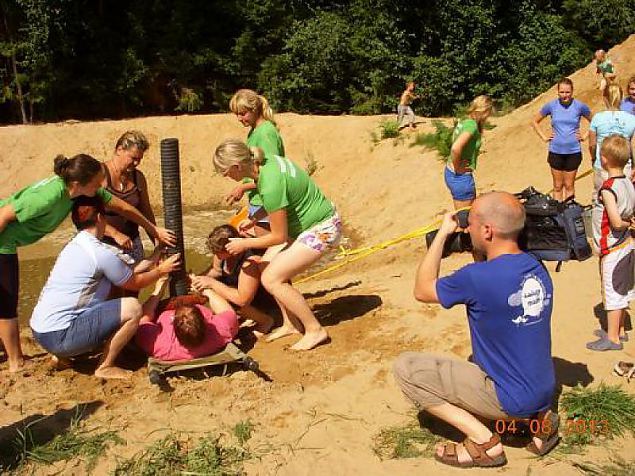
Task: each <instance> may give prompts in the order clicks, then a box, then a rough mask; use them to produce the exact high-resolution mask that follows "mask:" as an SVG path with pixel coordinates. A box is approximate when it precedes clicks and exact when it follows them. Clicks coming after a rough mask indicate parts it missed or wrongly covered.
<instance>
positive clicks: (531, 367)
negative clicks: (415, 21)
mask: <svg viewBox="0 0 635 476" xmlns="http://www.w3.org/2000/svg"><path fill="white" fill-rule="evenodd" d="M596 60H597V62H598V72H599V73H600V74H602V83H601V85H600V89H601V91H602V95H603V99H604V104H605V106H606V110H605V111H602V112H598V113H596V114H595V115H592V114H591V110H590V108H589V107H588V106H587V105H585V104H584V103H582V102H580V101H577V100H575V99H573V83H572V81H571V80H570V79H569V78H564V79H562V80H560V81H559V82H558V84H557V90H558V98H557V99H555V100H554V101H551V102H549V103H548V104H546V105H545V106H543V107H542V108H541V110H540V111H539V112H538V113H537V115H536V116H535V117H534V120H533V121H532V126H533V127H534V129H535V131H536V133H537V134H538V135H539V136H540V137H541V138H542V139H543V140H544V141H545V142H547V143H549V151H548V159H547V161H548V163H549V165H550V167H551V173H552V178H553V184H554V189H553V196H554V198H555V199H557V200H558V201H561V202H565V201H567V200H570V199H572V198H573V196H574V193H575V192H574V183H575V177H576V173H577V169H578V167H579V166H580V164H581V162H582V149H581V144H580V143H581V142H582V141H584V140H586V137H585V136H584V135H583V134H582V133H581V132H580V120H581V118H585V119H586V120H587V121H589V122H590V127H589V134H588V138H589V152H590V155H591V160H592V166H593V171H594V191H593V196H592V204H593V209H592V233H593V242H594V245H595V248H596V250H597V251H598V254H599V257H600V258H599V259H600V282H601V288H602V298H603V305H604V309H605V311H606V313H607V329H606V330H605V329H603V328H599V329H597V330H596V331H595V332H594V334H595V336H596V337H597V340H594V341H592V342H589V343H588V344H587V346H586V347H587V348H588V349H590V350H593V351H614V350H621V349H622V348H623V343H624V342H626V341H627V340H628V335H627V333H626V332H625V327H624V320H625V315H626V310H627V309H628V307H629V303H630V301H631V300H632V299H633V297H634V296H635V294H634V293H635V290H634V287H635V267H634V266H633V265H634V263H635V245H634V242H633V229H634V228H635V218H634V217H635V187H634V185H633V175H632V160H633V145H632V141H633V136H634V133H635V77H632V78H630V79H629V81H628V83H627V93H628V95H627V97H626V98H623V97H622V96H623V95H622V90H621V88H620V87H619V85H618V84H616V76H615V70H614V68H613V67H612V65H611V64H610V61H609V60H608V59H607V57H606V55H605V54H604V52H602V51H600V52H598V53H597V54H596ZM491 111H492V106H491V101H490V100H489V98H487V97H486V96H479V97H477V98H476V99H475V100H474V101H473V102H472V104H471V106H470V109H469V110H468V116H467V118H465V119H463V120H461V121H459V122H458V123H457V125H456V127H455V129H454V134H453V145H452V149H451V154H450V158H449V160H448V163H447V166H446V169H445V181H446V184H447V186H448V188H449V190H450V193H451V195H452V199H453V200H454V205H455V209H456V211H459V210H461V209H465V208H468V207H469V217H468V226H467V228H466V229H464V231H465V232H467V233H469V235H470V238H471V242H472V246H473V256H474V259H475V262H474V263H473V264H469V265H467V266H465V267H463V268H462V269H460V270H458V271H456V272H455V273H453V274H451V275H450V276H447V277H442V278H440V277H439V270H440V262H441V258H442V253H443V248H444V244H445V241H446V240H447V239H448V238H449V237H450V236H452V234H453V233H454V232H455V231H457V230H459V229H460V225H459V221H458V218H457V213H456V211H455V212H453V213H448V214H446V215H445V217H444V219H443V222H442V224H441V226H440V229H439V231H438V233H437V234H436V236H435V238H434V241H433V242H432V244H431V245H430V247H429V249H428V251H427V253H426V255H425V256H424V257H423V259H422V261H421V263H420V264H419V268H418V270H417V275H416V281H415V288H414V295H415V298H416V299H417V300H419V301H422V302H425V303H439V304H441V306H443V307H444V308H450V307H453V306H455V305H457V304H463V305H465V307H466V310H467V317H468V325H469V330H470V335H471V341H472V351H473V355H472V357H471V361H470V362H466V361H460V360H457V359H451V358H447V357H441V356H437V355H433V354H429V353H417V352H406V353H404V354H402V355H400V356H399V358H398V359H397V361H396V362H395V364H394V367H393V370H394V375H395V379H396V381H397V384H398V385H399V387H400V389H401V390H402V392H403V393H404V395H405V396H406V397H407V398H408V399H409V400H411V401H412V402H413V403H414V404H415V405H416V406H417V408H419V409H420V410H425V411H426V412H427V413H429V414H431V415H434V416H436V417H437V418H439V419H441V420H443V421H445V422H446V423H448V424H450V425H451V426H453V427H455V428H457V429H458V430H459V431H461V432H462V433H464V434H465V440H464V441H463V442H462V443H460V444H456V443H453V442H448V443H445V444H442V445H439V446H438V447H437V449H436V454H435V457H436V459H437V460H438V461H440V462H442V463H444V464H448V465H452V466H460V467H473V466H479V467H494V466H502V465H504V464H506V462H507V459H506V456H505V452H504V449H503V446H502V444H501V439H500V435H499V432H502V431H504V429H505V428H506V427H508V426H509V424H510V423H511V422H514V423H513V424H514V425H516V424H518V425H525V426H526V427H528V429H529V432H530V434H531V440H530V441H529V443H528V445H527V450H528V451H530V452H531V453H533V454H536V455H540V456H541V455H544V454H546V453H547V452H549V451H551V449H553V448H554V447H555V446H556V445H557V444H558V441H559V436H558V426H559V418H558V415H557V413H555V412H553V411H552V410H551V408H552V406H553V403H554V402H553V398H554V394H555V386H556V380H555V374H554V366H553V361H552V356H551V311H552V306H553V283H552V281H551V278H550V276H549V273H548V272H547V270H546V268H545V267H544V266H543V265H542V263H540V262H539V261H538V260H537V259H536V258H535V257H534V256H533V255H530V254H528V253H525V252H523V251H522V250H521V248H520V247H519V243H518V238H519V234H520V232H521V230H522V229H523V227H524V223H525V210H524V207H523V205H522V204H521V203H520V201H519V200H518V199H517V198H516V197H515V196H514V195H511V194H509V193H505V192H490V193H486V194H484V195H481V196H479V197H478V198H477V197H476V187H475V183H474V179H473V177H472V172H473V171H474V170H475V168H476V158H477V157H478V152H479V148H480V142H481V133H482V130H483V124H484V121H485V120H486V119H487V117H488V116H489V115H490V114H491ZM546 116H550V118H551V133H549V134H545V133H544V132H543V131H542V130H541V128H540V126H539V124H540V122H541V121H542V120H543V119H544V118H545V117H546ZM633 368H635V367H634V366H633V364H632V363H627V362H620V364H618V365H617V366H616V372H617V373H618V374H620V375H623V374H625V373H627V372H628V371H629V369H630V372H631V373H632V372H633ZM482 419H486V420H495V421H496V422H497V423H498V422H500V423H501V424H500V425H499V424H497V425H495V427H494V429H495V431H492V429H491V428H490V427H488V426H487V425H485V424H483V422H482V421H481V420H482Z"/></svg>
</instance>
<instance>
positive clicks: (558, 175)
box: [531, 78, 591, 202]
mask: <svg viewBox="0 0 635 476" xmlns="http://www.w3.org/2000/svg"><path fill="white" fill-rule="evenodd" d="M557 87H558V97H557V98H556V99H554V100H553V101H549V102H548V103H547V104H545V105H544V106H543V107H542V108H541V109H540V111H538V113H537V114H536V115H535V116H534V118H533V121H532V122H531V126H532V127H533V128H534V130H535V131H536V134H538V136H539V137H540V138H541V139H542V140H543V141H545V142H548V143H549V153H548V155H547V162H548V163H549V166H550V167H551V178H552V180H553V198H555V199H556V200H558V201H561V202H564V201H565V200H566V199H568V198H570V197H573V196H574V195H575V176H576V174H577V173H578V167H580V164H581V163H582V147H581V145H580V142H582V141H584V140H585V139H586V137H585V136H584V135H583V134H581V133H580V121H581V119H582V118H583V117H584V118H585V119H586V120H587V121H589V122H591V109H590V108H589V106H587V105H586V104H584V103H583V102H580V101H578V100H577V99H574V98H573V81H571V80H570V79H569V78H562V79H561V80H560V81H558V85H557ZM547 116H551V132H550V133H549V134H545V133H544V132H542V131H541V130H540V125H539V124H540V122H541V121H542V120H543V119H544V118H545V117H547Z"/></svg>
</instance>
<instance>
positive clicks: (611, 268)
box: [586, 134, 635, 351]
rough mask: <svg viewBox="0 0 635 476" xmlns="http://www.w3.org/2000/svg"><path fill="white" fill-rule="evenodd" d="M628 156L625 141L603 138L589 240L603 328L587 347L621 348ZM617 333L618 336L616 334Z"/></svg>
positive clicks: (630, 278) (632, 194) (628, 245)
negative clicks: (601, 174)
mask: <svg viewBox="0 0 635 476" xmlns="http://www.w3.org/2000/svg"><path fill="white" fill-rule="evenodd" d="M629 156H630V148H629V144H628V141H627V140H626V139H625V138H624V137H622V136H619V135H617V134H614V135H611V136H609V137H607V138H606V139H604V141H603V142H602V148H601V150H600V160H601V164H602V168H604V169H605V170H606V171H607V172H608V174H609V178H608V179H607V180H605V181H604V183H603V184H602V186H601V187H600V190H599V192H598V193H599V196H598V200H597V203H596V204H595V205H594V207H593V214H592V224H593V241H594V243H595V246H596V249H597V250H598V252H599V254H600V280H601V282H602V297H603V304H604V310H605V311H606V314H607V322H608V326H607V331H606V332H605V331H604V330H602V329H598V330H597V331H596V332H595V334H596V335H597V336H598V337H599V338H598V340H596V341H593V342H589V343H588V344H587V345H586V347H587V349H591V350H597V351H604V350H621V349H622V347H623V345H622V342H623V341H625V340H626V339H627V337H626V335H625V334H624V316H625V310H626V309H628V306H629V301H631V300H632V299H633V296H634V294H633V285H634V284H635V283H634V282H635V279H634V269H633V265H634V261H633V260H635V247H634V246H633V239H632V238H631V232H630V229H629V227H630V226H631V220H632V219H633V214H634V212H635V187H633V183H632V182H631V181H630V178H628V177H626V176H625V175H624V166H625V165H626V164H627V162H628V159H629ZM620 335H621V337H620Z"/></svg>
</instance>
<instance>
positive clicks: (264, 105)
mask: <svg viewBox="0 0 635 476" xmlns="http://www.w3.org/2000/svg"><path fill="white" fill-rule="evenodd" d="M229 110H230V111H231V112H233V113H234V114H240V113H242V112H245V111H252V112H255V113H256V117H257V118H260V117H262V118H263V119H265V120H266V121H269V122H271V123H272V124H273V125H274V126H276V128H277V127H278V125H277V124H276V121H275V120H274V117H273V110H272V109H271V106H270V105H269V101H267V98H266V97H264V96H261V95H259V94H257V93H256V92H255V91H253V90H252V89H239V90H238V91H236V93H234V95H233V96H232V98H231V99H230V100H229Z"/></svg>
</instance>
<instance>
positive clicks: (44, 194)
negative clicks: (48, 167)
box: [0, 175, 112, 255]
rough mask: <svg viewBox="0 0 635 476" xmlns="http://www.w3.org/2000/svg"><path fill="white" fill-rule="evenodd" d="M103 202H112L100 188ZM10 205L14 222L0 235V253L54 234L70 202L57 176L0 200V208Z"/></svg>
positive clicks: (109, 195)
mask: <svg viewBox="0 0 635 476" xmlns="http://www.w3.org/2000/svg"><path fill="white" fill-rule="evenodd" d="M97 195H98V196H99V197H101V199H102V200H103V201H104V203H109V202H110V200H111V199H112V195H111V194H110V192H107V191H106V190H104V189H103V188H100V189H99V190H98V191H97ZM7 204H11V205H12V206H13V209H14V210H15V216H16V219H15V220H14V221H12V222H10V223H9V224H8V225H7V226H6V228H5V229H4V230H3V231H2V232H0V254H7V255H8V254H15V253H16V252H17V247H18V246H25V245H30V244H31V243H35V242H36V241H38V240H39V239H40V238H42V237H43V236H44V235H47V234H49V233H51V232H52V231H54V230H55V229H56V228H57V227H58V226H59V224H60V223H62V222H63V221H64V219H65V218H66V217H67V216H68V214H69V213H70V212H71V209H72V208H73V201H72V200H71V198H70V197H69V195H68V191H67V190H66V185H65V184H64V180H62V178H61V177H58V176H57V175H55V176H53V177H49V178H47V179H44V180H41V181H39V182H37V183H34V184H32V185H29V186H28V187H26V188H23V189H22V190H20V191H19V192H16V193H14V194H13V195H11V196H10V197H9V198H5V199H3V200H0V207H2V206H4V205H7Z"/></svg>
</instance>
